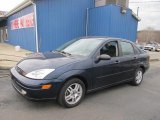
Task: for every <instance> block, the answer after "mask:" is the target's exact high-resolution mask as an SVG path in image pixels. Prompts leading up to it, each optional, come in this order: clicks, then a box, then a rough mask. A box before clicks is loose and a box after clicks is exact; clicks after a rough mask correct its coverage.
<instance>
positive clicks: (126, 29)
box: [88, 4, 138, 42]
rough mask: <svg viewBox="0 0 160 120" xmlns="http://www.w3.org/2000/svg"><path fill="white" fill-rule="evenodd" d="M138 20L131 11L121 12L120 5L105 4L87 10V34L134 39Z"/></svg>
mask: <svg viewBox="0 0 160 120" xmlns="http://www.w3.org/2000/svg"><path fill="white" fill-rule="evenodd" d="M137 25H138V21H137V20H136V19H135V18H134V17H133V16H132V11H131V10H130V9H128V10H127V13H126V14H122V13H121V7H119V6H116V5H112V4H111V5H107V6H103V7H98V8H92V9H90V10H89V26H88V27H89V28H88V34H89V36H109V37H118V38H124V39H128V40H131V41H133V42H135V41H136V38H137Z"/></svg>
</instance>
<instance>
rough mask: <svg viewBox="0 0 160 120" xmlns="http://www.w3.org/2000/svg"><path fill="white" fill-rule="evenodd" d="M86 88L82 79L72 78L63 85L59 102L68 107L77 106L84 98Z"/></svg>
mask: <svg viewBox="0 0 160 120" xmlns="http://www.w3.org/2000/svg"><path fill="white" fill-rule="evenodd" d="M85 90H86V89H85V85H84V83H83V82H82V81H81V80H80V79H77V78H74V79H71V80H69V81H67V82H66V83H65V84H64V86H63V87H62V89H61V91H60V94H59V97H58V102H59V104H60V105H62V106H64V107H67V108H72V107H75V106H77V105H78V104H79V103H80V102H81V101H82V99H83V98H84V95H85Z"/></svg>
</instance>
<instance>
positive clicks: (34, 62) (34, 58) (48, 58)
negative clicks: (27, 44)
mask: <svg viewBox="0 0 160 120" xmlns="http://www.w3.org/2000/svg"><path fill="white" fill-rule="evenodd" d="M78 61H79V59H78V58H77V57H73V56H65V55H62V54H60V53H53V52H47V53H35V54H32V55H30V56H28V57H27V58H25V59H24V60H22V61H20V62H19V63H18V64H17V66H18V68H20V69H22V70H23V71H24V72H25V73H29V72H32V71H34V70H39V69H48V68H49V69H56V68H58V67H61V66H64V65H67V64H72V63H74V62H78Z"/></svg>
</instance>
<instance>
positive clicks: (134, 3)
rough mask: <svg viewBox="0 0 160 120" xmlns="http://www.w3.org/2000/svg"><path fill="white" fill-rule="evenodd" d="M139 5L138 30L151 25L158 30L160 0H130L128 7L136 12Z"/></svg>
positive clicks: (159, 24) (159, 28)
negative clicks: (139, 19)
mask: <svg viewBox="0 0 160 120" xmlns="http://www.w3.org/2000/svg"><path fill="white" fill-rule="evenodd" d="M138 7H139V17H140V18H141V21H140V22H139V24H138V25H139V26H138V30H142V29H146V28H148V27H151V28H153V29H155V30H160V0H130V5H129V8H131V9H132V10H133V11H134V12H135V13H137V8H138Z"/></svg>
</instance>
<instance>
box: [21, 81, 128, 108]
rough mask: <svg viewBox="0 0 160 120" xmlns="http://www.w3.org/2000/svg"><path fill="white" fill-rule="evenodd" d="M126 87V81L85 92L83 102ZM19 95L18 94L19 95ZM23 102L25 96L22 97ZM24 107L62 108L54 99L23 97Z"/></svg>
mask: <svg viewBox="0 0 160 120" xmlns="http://www.w3.org/2000/svg"><path fill="white" fill-rule="evenodd" d="M126 87H130V85H129V84H128V83H123V84H119V85H116V86H113V87H109V88H104V89H101V90H98V91H95V92H91V93H88V94H86V96H85V99H84V101H83V103H84V104H85V102H87V101H90V100H91V99H94V98H97V97H100V98H101V96H103V95H104V94H107V93H111V92H113V91H117V90H119V89H123V88H126ZM19 96H20V95H19ZM22 99H23V102H24V99H25V98H22ZM24 105H25V107H28V108H29V109H38V110H48V109H55V108H56V110H62V109H64V108H63V107H61V106H60V105H59V104H58V103H57V101H56V100H43V101H30V100H27V99H25V104H24Z"/></svg>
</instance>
